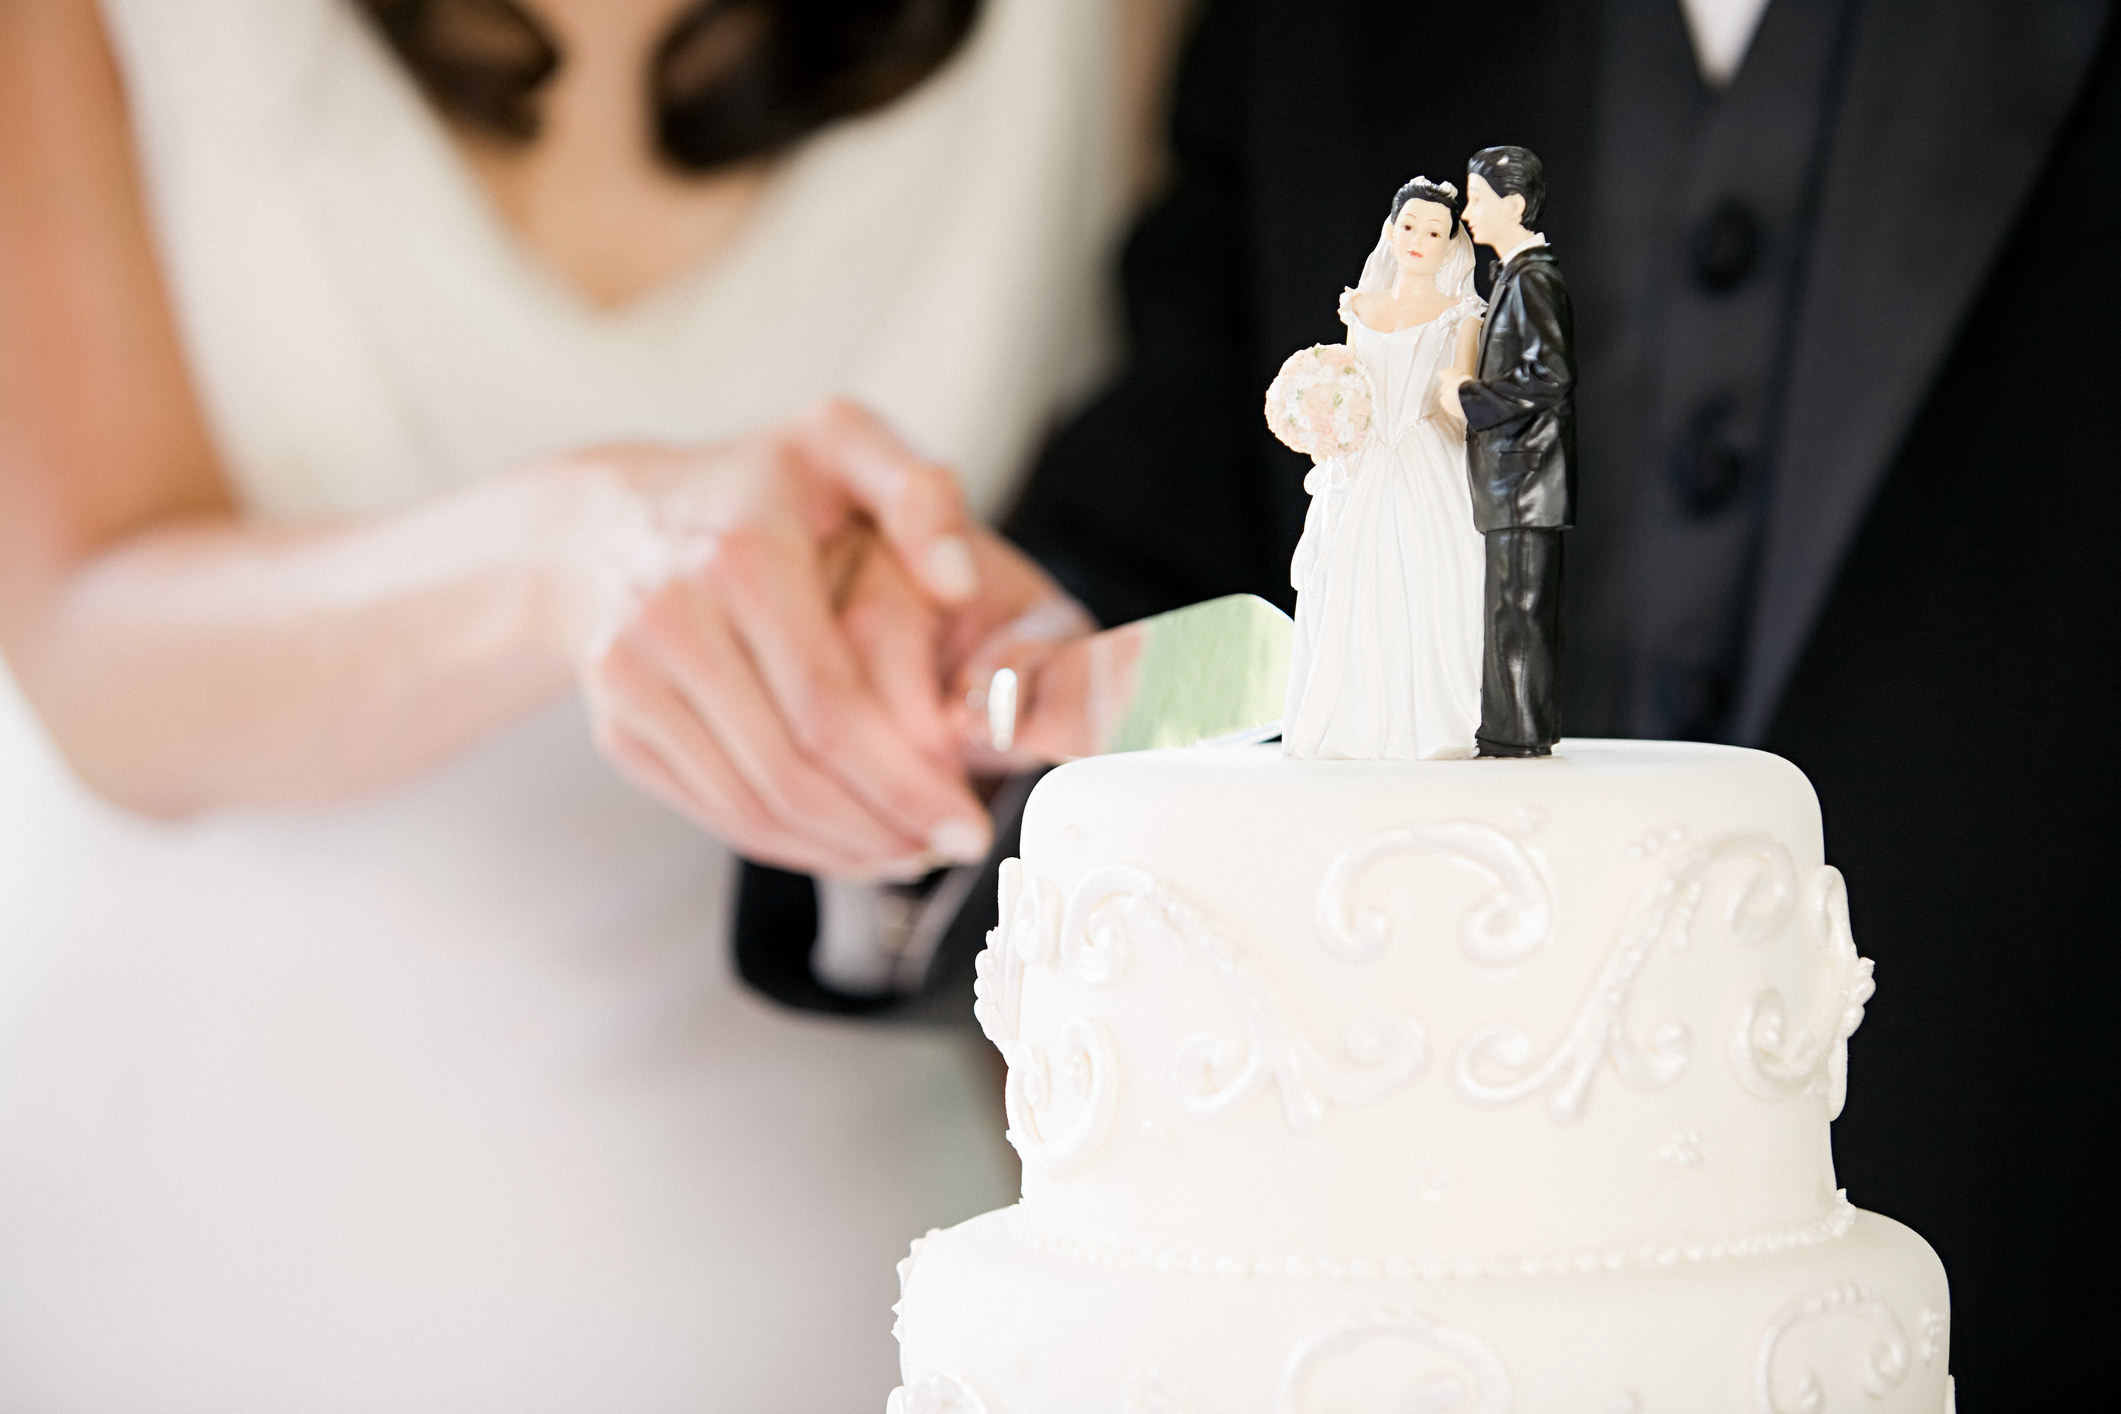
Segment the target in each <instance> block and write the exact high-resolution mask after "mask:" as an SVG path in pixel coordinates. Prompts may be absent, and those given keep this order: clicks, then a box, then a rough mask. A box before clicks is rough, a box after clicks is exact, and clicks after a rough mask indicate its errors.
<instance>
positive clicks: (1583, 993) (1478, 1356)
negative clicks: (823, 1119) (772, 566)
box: [897, 742, 1950, 1414]
mask: <svg viewBox="0 0 2121 1414" xmlns="http://www.w3.org/2000/svg"><path fill="white" fill-rule="evenodd" d="M1023 850H1024V859H1023V862H1022V863H1017V862H1015V861H1011V862H1010V863H1009V864H1008V865H1006V866H1005V867H1004V869H1003V871H1002V886H1001V904H1002V909H1001V919H1002V922H1001V924H1000V925H999V926H998V927H997V928H996V929H995V930H994V932H993V934H992V935H991V936H990V938H989V944H988V947H987V949H986V951H985V952H984V953H983V954H982V955H981V957H980V959H979V971H978V979H977V983H976V992H977V1010H978V1015H979V1020H980V1023H981V1025H982V1027H983V1028H985V1030H986V1032H987V1034H988V1035H989V1037H990V1038H992V1039H993V1040H994V1042H995V1043H996V1045H997V1046H999V1047H1000V1048H1001V1049H1002V1051H1003V1053H1004V1055H1005V1056H1006V1057H1007V1058H1008V1060H1009V1081H1008V1086H1007V1091H1006V1099H1007V1107H1008V1111H1009V1123H1010V1138H1011V1140H1012V1141H1013V1142H1015V1143H1016V1144H1017V1147H1018V1149H1019V1151H1020V1152H1021V1153H1022V1154H1023V1156H1024V1160H1025V1174H1024V1197H1023V1201H1022V1202H1021V1203H1020V1204H1018V1205H1017V1206H1015V1207H1012V1208H1009V1209H1006V1210H1003V1211H1002V1212H998V1213H992V1214H988V1215H986V1216H985V1217H982V1218H978V1219H974V1220H973V1221H972V1222H970V1223H966V1224H962V1225H960V1226H959V1227H957V1228H953V1229H951V1230H949V1231H948V1232H945V1233H942V1234H939V1235H936V1236H934V1237H932V1238H930V1239H928V1240H927V1241H926V1242H924V1243H923V1244H920V1245H919V1246H918V1247H917V1248H916V1253H915V1258H913V1259H909V1261H908V1263H906V1264H905V1265H904V1267H903V1268H902V1281H903V1286H902V1292H903V1295H902V1299H901V1302H900V1306H899V1311H900V1323H899V1327H898V1329H899V1332H900V1338H901V1344H902V1349H903V1356H904V1367H905V1370H906V1372H907V1375H908V1379H907V1382H906V1385H905V1388H904V1391H903V1392H902V1393H901V1394H900V1395H899V1396H898V1400H899V1405H898V1406H897V1407H898V1408H899V1409H900V1410H901V1414H917V1411H916V1409H915V1405H914V1403H913V1401H914V1400H916V1398H917V1399H919V1400H923V1401H927V1405H924V1406H922V1408H921V1409H920V1410H919V1411H918V1414H927V1410H928V1406H932V1407H933V1408H934V1409H935V1410H939V1411H952V1414H955V1411H959V1410H964V1409H973V1408H987V1409H990V1410H991V1411H993V1414H1000V1411H1001V1408H1002V1406H1003V1405H1006V1406H1007V1409H1008V1414H1083V1411H1097V1410H1108V1411H1109V1410H1119V1411H1123V1414H1177V1412H1178V1411H1179V1410H1181V1409H1187V1410H1192V1411H1195V1414H1198V1411H1200V1410H1208V1409H1218V1410H1219V1409H1245V1408H1250V1409H1262V1410H1263V1409H1266V1408H1268V1407H1270V1406H1271V1407H1275V1408H1277V1409H1279V1410H1284V1411H1291V1410H1304V1411H1315V1414H1323V1412H1324V1411H1326V1410H1342V1409H1345V1410H1350V1411H1353V1410H1367V1409H1386V1408H1426V1409H1455V1410H1489V1409H1500V1408H1508V1409H1510V1410H1512V1411H1514V1414H1541V1412H1542V1411H1552V1414H1563V1411H1567V1414H1580V1411H1581V1410H1583V1409H1584V1408H1586V1407H1591V1408H1606V1409H1608V1411H1609V1414H1618V1411H1622V1410H1627V1411H1633V1414H1644V1412H1645V1411H1650V1410H1657V1411H1664V1410H1693V1409H1736V1408H1747V1407H1751V1408H1755V1409H1759V1410H1766V1411H1768V1414H1778V1411H1779V1412H1780V1414H1788V1411H1797V1410H1805V1411H1818V1410H1824V1409H1826V1408H1828V1407H1829V1405H1828V1404H1827V1403H1826V1401H1828V1400H1832V1401H1834V1403H1833V1404H1832V1406H1831V1407H1835V1408H1839V1407H1844V1406H1849V1405H1850V1402H1851V1401H1857V1402H1858V1403H1857V1404H1856V1405H1855V1406H1854V1407H1862V1408H1866V1409H1871V1410H1876V1411H1879V1414H1902V1411H1920V1414H1935V1411H1936V1410H1937V1409H1939V1408H1941V1407H1946V1405H1947V1403H1948V1400H1949V1397H1950V1396H1949V1384H1948V1380H1947V1376H1946V1363H1945V1362H1946V1359H1947V1350H1946V1347H1947V1343H1948V1335H1949V1328H1948V1323H1947V1320H1946V1317H1945V1315H1944V1313H1945V1312H1946V1311H1948V1309H1949V1308H1948V1301H1947V1292H1946V1289H1945V1285H1944V1276H1943V1270H1942V1267H1941V1265H1940V1264H1939V1263H1938V1262H1937V1260H1936V1257H1935V1255H1934V1254H1933V1253H1931V1252H1930V1251H1929V1249H1928V1248H1927V1247H1926V1246H1925V1245H1924V1244H1923V1243H1922V1241H1921V1240H1920V1239H1919V1238H1918V1237H1916V1236H1915V1235H1914V1234H1912V1233H1910V1232H1908V1231H1907V1230H1906V1229H1904V1228H1901V1227H1899V1226H1898V1225H1897V1224H1893V1223H1891V1222H1889V1221H1887V1220H1885V1219H1882V1218H1877V1217H1874V1216H1872V1215H1869V1214H1865V1213H1861V1212H1858V1211H1857V1210H1855V1209H1853V1208H1851V1207H1849V1205H1848V1204H1847V1202H1846V1201H1845V1200H1844V1199H1843V1198H1842V1197H1841V1195H1840V1194H1839V1192H1838V1191H1837V1190H1836V1188H1835V1184H1834V1179H1833V1167H1832V1161H1831V1157H1830V1154H1829V1151H1828V1145H1827V1123H1828V1120H1829V1118H1830V1117H1831V1115H1832V1114H1833V1113H1834V1112H1835V1111H1837V1110H1838V1108H1839V1105H1840V1102H1841V1098H1842V1095H1843V1092H1844V1088H1845V1084H1846V1066H1847V1061H1846V1056H1847V1040H1848V1036H1849V1034H1850V1033H1851V1032H1852V1031H1853V1030H1854V1029H1855V1028H1856V1026H1857V1024H1858V1023H1860V1021H1861V1020H1862V1016H1863V1008H1864V1004H1865V1003H1866V1002H1867V1001H1868V1000H1869V998H1870V995H1871V976H1870V964H1869V963H1868V962H1866V961H1865V960H1863V959H1862V958H1861V957H1860V956H1859V955H1858V953H1857V952H1856V948H1855V943H1854V940H1853V938H1852V937H1851V936H1850V933H1849V929H1848V913H1847V905H1846V896H1845V893H1844V891H1843V887H1842V884H1841V879H1840V875H1839V874H1838V873H1836V872H1835V871H1833V870H1832V869H1831V868H1829V867H1827V865H1826V864H1825V860H1824V857H1823V852H1822V849H1821V841H1820V837H1819V816H1818V807H1817V804H1816V802H1815V800H1814V799H1813V796H1812V793H1811V790H1810V788H1809V785H1808V783H1806V782H1805V780H1804V778H1803V777H1802V776H1801V775H1800V774H1799V773H1798V772H1797V771H1796V770H1795V769H1794V768H1793V767H1791V766H1789V765H1788V764H1787V763H1786V762H1782V761H1779V760H1777V759H1775V758H1773V757H1770V756H1766V755H1764V754H1762V753H1759V752H1753V751H1744V750H1739V749H1735V748H1728V747H1711V746H1699V745H1687V744H1672V743H1602V742H1566V743H1564V744H1563V747H1562V750H1561V751H1560V753H1559V754H1558V755H1557V756H1556V757H1555V758H1554V759H1552V760H1548V761H1540V762H1529V763H1517V762H1492V761H1487V762H1474V761H1466V762H1426V763H1416V762H1399V761H1385V762H1337V761H1294V760H1288V759H1285V758H1283V757H1282V756H1280V755H1279V754H1278V753H1276V752H1275V751H1273V749H1272V748H1252V749H1199V750H1192V751H1184V752H1142V753H1135V754H1132V755H1128V756H1124V757H1108V758H1095V759H1091V760H1087V761H1082V762H1078V763H1075V764H1072V765H1069V766H1066V767H1063V768H1061V769H1060V770H1058V771H1055V772H1053V773H1052V774H1051V775H1049V776H1048V777H1046V779H1045V780H1044V781H1043V782H1042V783H1041V784H1040V786H1039V788H1038V790H1037V791H1036V792H1035V793H1034V795H1033V798H1032V801H1031V805H1030V808H1029V811H1028V812H1027V815H1026V818H1025V823H1024V845H1023ZM1064 901H1065V902H1064ZM1696 1037H1706V1038H1710V1040H1708V1041H1707V1042H1705V1043H1704V1046H1703V1047H1699V1048H1697V1047H1696V1046H1695V1044H1694V1038H1696ZM1432 1047H1433V1049H1434V1051H1435V1053H1436V1055H1437V1056H1438V1057H1439V1058H1448V1063H1447V1064H1440V1065H1438V1066H1437V1067H1435V1068H1434V1071H1433V1073H1432V1072H1431V1069H1430V1068H1429V1067H1427V1066H1426V1064H1425V1059H1426V1056H1427V1054H1428V1051H1429V1050H1430V1049H1431V1048H1432ZM1718 1051H1721V1052H1722V1056H1721V1058H1720V1059H1719V1058H1718V1056H1717V1054H1716V1053H1717V1052H1718ZM1608 1069H1610V1070H1611V1071H1612V1072H1613V1075H1612V1076H1611V1077H1610V1078H1609V1077H1606V1075H1605V1072H1606V1071H1607V1070H1608ZM1123 1079H1124V1080H1125V1081H1126V1082H1127V1083H1125V1084H1122V1083H1121V1081H1122V1080H1123ZM1557 1120H1561V1121H1566V1123H1565V1124H1557V1123H1556V1121H1557ZM1903 1312H1905V1313H1919V1315H1917V1316H1916V1317H1915V1320H1914V1324H1913V1325H1912V1326H1911V1327H1906V1328H1904V1327H1902V1325H1901V1317H1900V1314H1899V1313H1903ZM1908 1329H1912V1330H1913V1331H1914V1333H1915V1339H1914V1340H1913V1341H1912V1342H1911V1341H1910V1340H1909V1338H1908V1335H1907V1330H1908ZM1916 1355H1919V1356H1920V1359H1919V1360H1917V1359H1914V1358H1913V1357H1914V1356H1916ZM1505 1371H1507V1374H1506V1375H1505V1374H1504V1373H1503V1372H1505ZM1858 1390H1862V1391H1863V1392H1862V1393H1861V1394H1858V1393H1857V1392H1856V1391H1858ZM1601 1400H1603V1401H1605V1403H1604V1404H1601V1403H1600V1401H1601ZM952 1401H954V1402H952ZM970 1401H981V1402H980V1403H977V1404H975V1403H972V1402H970Z"/></svg>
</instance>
